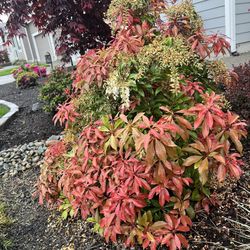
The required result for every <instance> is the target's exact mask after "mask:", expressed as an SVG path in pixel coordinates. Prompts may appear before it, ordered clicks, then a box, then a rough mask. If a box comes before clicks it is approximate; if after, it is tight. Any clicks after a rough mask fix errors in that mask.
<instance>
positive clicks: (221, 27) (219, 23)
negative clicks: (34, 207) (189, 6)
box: [193, 0, 225, 34]
mask: <svg viewBox="0 0 250 250" xmlns="http://www.w3.org/2000/svg"><path fill="white" fill-rule="evenodd" d="M193 3H194V6H195V9H196V10H197V12H198V13H199V15H200V16H201V17H202V19H203V21H204V28H205V29H206V31H207V33H214V32H219V33H222V34H225V0H193Z"/></svg>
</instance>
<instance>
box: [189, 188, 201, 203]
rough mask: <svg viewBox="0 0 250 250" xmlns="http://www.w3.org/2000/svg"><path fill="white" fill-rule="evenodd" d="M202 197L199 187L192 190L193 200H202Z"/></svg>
mask: <svg viewBox="0 0 250 250" xmlns="http://www.w3.org/2000/svg"><path fill="white" fill-rule="evenodd" d="M200 199H201V195H200V192H199V190H198V189H195V190H194V191H193V192H192V195H191V200H192V201H200Z"/></svg>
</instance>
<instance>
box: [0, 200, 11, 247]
mask: <svg viewBox="0 0 250 250" xmlns="http://www.w3.org/2000/svg"><path fill="white" fill-rule="evenodd" d="M11 223H12V221H11V220H10V218H8V217H7V215H6V213H5V206H4V204H3V203H1V202H0V249H5V250H7V249H9V248H11V245H12V243H11V241H10V240H9V239H7V238H6V235H5V234H4V233H3V229H4V228H5V227H6V226H9V225H10V224H11Z"/></svg>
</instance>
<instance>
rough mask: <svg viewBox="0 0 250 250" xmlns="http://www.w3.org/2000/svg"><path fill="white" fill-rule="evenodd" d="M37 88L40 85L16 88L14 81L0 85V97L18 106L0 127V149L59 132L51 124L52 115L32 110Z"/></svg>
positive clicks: (35, 101) (58, 129) (45, 137)
mask: <svg viewBox="0 0 250 250" xmlns="http://www.w3.org/2000/svg"><path fill="white" fill-rule="evenodd" d="M40 84H41V82H40ZM39 88H40V85H39V86H34V87H31V88H27V89H18V88H16V85H15V83H10V84H6V85H1V86H0V99H2V100H5V101H9V102H13V103H15V104H16V105H18V106H19V108H20V110H19V112H18V113H17V114H16V115H15V116H14V117H13V118H12V119H11V120H10V121H8V123H7V124H6V125H4V126H3V127H0V150H3V149H6V148H9V147H11V146H14V145H18V144H23V143H27V142H31V141H35V140H43V139H47V138H48V137H49V136H51V135H53V134H58V133H60V131H61V129H60V128H59V127H55V126H54V125H53V122H52V115H50V114H45V113H44V112H43V111H42V110H41V109H39V110H38V111H35V112H33V111H32V105H33V104H35V103H37V102H39V100H38V93H39Z"/></svg>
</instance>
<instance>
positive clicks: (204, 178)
mask: <svg viewBox="0 0 250 250" xmlns="http://www.w3.org/2000/svg"><path fill="white" fill-rule="evenodd" d="M167 2H169V1H164V2H162V1H157V0H156V1H155V0H154V1H151V0H147V1H145V0H136V1H127V0H126V1H121V0H113V1H111V5H110V8H109V11H108V13H107V16H108V17H109V19H110V20H111V22H112V21H113V22H112V24H111V27H112V28H113V32H114V34H115V38H114V40H113V42H112V43H111V44H110V45H109V46H108V47H107V48H103V49H98V50H90V51H88V52H87V53H86V54H85V55H83V56H82V58H81V60H80V62H79V64H78V65H77V70H76V74H75V81H74V83H73V93H74V96H73V95H72V96H71V97H72V98H71V99H70V100H68V101H67V102H66V103H64V104H63V105H60V106H59V107H58V112H57V114H56V115H55V117H54V121H55V122H59V123H60V124H61V125H62V124H65V133H64V138H63V139H62V140H61V141H58V142H57V143H55V144H54V145H52V146H51V147H49V148H48V150H47V152H46V155H45V160H44V165H43V167H42V170H41V175H40V177H39V181H38V191H39V201H40V203H43V202H44V201H46V202H47V203H48V204H49V205H51V206H53V207H57V208H59V209H60V211H62V210H64V211H62V213H63V216H64V217H65V215H66V214H68V213H69V211H73V212H71V215H73V216H77V215H81V217H82V219H84V220H85V219H87V218H88V220H89V221H91V222H92V223H94V224H95V226H94V230H95V231H96V232H98V233H100V234H101V235H102V236H103V237H104V238H105V239H106V241H112V242H117V240H118V239H119V240H121V241H122V242H123V243H124V244H125V245H126V246H127V247H132V246H135V245H138V244H139V245H140V246H142V247H143V249H146V248H147V249H148V248H150V249H151V250H156V249H157V247H158V246H164V247H167V249H170V250H175V249H182V248H187V247H188V241H187V239H186V234H187V232H189V231H190V228H191V226H192V221H191V219H193V218H194V216H195V213H197V212H199V211H201V210H204V211H206V212H209V211H210V210H209V209H210V207H211V206H215V205H217V204H218V200H217V198H216V193H215V192H214V191H213V190H214V189H213V188H212V187H214V185H215V184H216V183H217V184H220V185H222V184H223V182H224V181H225V179H226V178H230V179H231V180H233V179H239V178H240V176H241V175H242V173H243V170H242V166H243V162H242V161H241V159H240V157H241V155H242V152H243V146H242V143H241V139H242V138H243V137H246V134H247V133H246V124H245V122H244V121H241V120H240V118H239V116H238V115H236V114H234V113H233V112H231V111H228V110H227V105H226V102H225V97H224V96H222V95H221V94H219V93H217V91H216V86H217V84H218V83H220V82H223V83H229V82H230V80H231V75H230V73H229V72H228V71H227V70H226V69H225V68H224V67H220V70H219V71H218V70H217V69H218V68H217V67H216V66H215V65H216V64H214V63H213V62H210V61H207V60H206V58H207V57H209V56H210V55H211V54H215V55H218V54H219V53H222V54H223V53H225V52H226V51H227V50H228V49H229V44H228V43H227V41H226V40H225V39H224V38H223V37H221V36H218V35H212V36H207V35H206V34H205V33H204V31H203V26H202V21H201V19H200V17H199V16H198V15H197V13H196V12H195V10H194V8H193V6H192V3H191V1H188V0H185V1H183V2H182V3H179V4H173V2H176V1H171V4H167ZM163 15H166V16H167V18H166V20H165V21H163V20H162V19H161V17H162V16H163ZM218 72H219V74H220V75H219V76H218ZM93 88H98V89H100V90H102V91H103V92H104V93H105V94H106V95H107V96H108V97H109V101H110V103H112V104H113V105H112V108H113V109H114V110H115V111H116V112H115V114H113V115H111V114H110V113H108V114H107V115H104V116H102V118H101V119H92V120H90V122H89V123H88V124H87V126H86V124H85V126H82V127H81V128H79V123H80V121H81V119H82V117H83V116H84V115H86V114H85V112H86V109H85V110H80V109H78V107H77V105H76V103H78V102H77V101H79V100H84V101H85V100H86V98H82V97H83V96H84V95H85V96H86V95H88V94H89V93H90V92H89V91H90V90H92V89H93ZM96 102H97V101H96ZM92 118H93V117H92ZM63 208H65V209H63Z"/></svg>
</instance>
